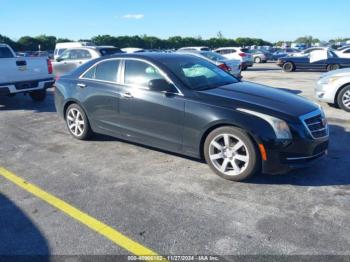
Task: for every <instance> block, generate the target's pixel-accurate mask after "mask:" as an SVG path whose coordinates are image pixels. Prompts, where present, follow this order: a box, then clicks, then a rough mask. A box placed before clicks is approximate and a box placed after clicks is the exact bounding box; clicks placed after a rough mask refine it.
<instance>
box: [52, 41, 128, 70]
mask: <svg viewBox="0 0 350 262" xmlns="http://www.w3.org/2000/svg"><path fill="white" fill-rule="evenodd" d="M115 53H122V51H121V50H120V49H119V48H117V47H114V46H94V47H92V46H91V47H79V48H70V49H66V51H64V52H63V54H62V55H61V56H60V57H58V58H57V59H56V61H54V62H53V63H52V65H53V71H54V74H55V75H56V76H62V75H64V74H68V73H70V72H71V71H73V70H74V69H76V68H77V67H79V66H81V65H82V64H84V63H86V62H88V61H90V60H92V59H95V58H98V57H101V56H108V55H112V54H115Z"/></svg>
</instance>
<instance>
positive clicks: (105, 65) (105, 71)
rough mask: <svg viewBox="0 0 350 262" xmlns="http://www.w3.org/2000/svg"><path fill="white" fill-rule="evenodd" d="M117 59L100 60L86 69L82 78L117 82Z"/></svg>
mask: <svg viewBox="0 0 350 262" xmlns="http://www.w3.org/2000/svg"><path fill="white" fill-rule="evenodd" d="M119 63H120V62H119V60H110V61H106V62H101V63H99V64H98V65H96V66H94V67H92V68H91V69H90V70H89V71H87V72H86V73H85V74H84V75H83V78H87V79H96V80H102V81H108V82H117V77H118V68H119Z"/></svg>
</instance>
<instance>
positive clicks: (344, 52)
mask: <svg viewBox="0 0 350 262" xmlns="http://www.w3.org/2000/svg"><path fill="white" fill-rule="evenodd" d="M334 52H335V53H336V55H337V56H339V57H341V58H350V46H349V47H347V48H342V49H341V50H336V51H334Z"/></svg>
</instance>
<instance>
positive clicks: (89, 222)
mask: <svg viewBox="0 0 350 262" xmlns="http://www.w3.org/2000/svg"><path fill="white" fill-rule="evenodd" d="M0 176H2V177H4V178H5V179H7V180H9V181H11V182H12V183H14V184H16V185H17V186H19V187H21V188H22V189H24V190H25V191H27V192H29V193H31V194H33V195H34V196H36V197H38V198H40V199H41V200H43V201H45V202H46V203H48V204H50V205H51V206H53V207H55V208H57V209H59V210H61V211H62V212H64V213H66V214H67V215H68V216H70V217H72V218H74V219H75V220H77V221H79V222H80V223H82V224H84V225H85V226H87V227H89V228H91V229H92V230H94V231H96V232H97V233H99V234H101V235H103V236H104V237H106V238H108V239H109V240H111V241H112V242H114V243H115V244H117V245H118V246H120V247H122V248H124V249H126V250H128V251H129V252H130V253H132V254H134V255H136V256H155V257H158V256H159V255H158V254H157V253H155V252H154V251H152V250H151V249H149V248H147V247H144V246H143V245H141V244H139V243H137V242H135V241H133V240H131V239H130V238H128V237H127V236H125V235H123V234H122V233H120V232H118V231H117V230H115V229H114V228H112V227H110V226H108V225H106V224H104V223H103V222H101V221H99V220H97V219H95V218H93V217H91V216H89V215H88V214H86V213H84V212H82V211H80V210H79V209H77V208H75V207H73V206H71V205H70V204H68V203H66V202H65V201H63V200H61V199H59V198H57V197H55V196H53V195H51V194H49V193H47V192H45V191H44V190H42V189H41V188H39V187H37V186H35V185H33V184H31V183H29V182H27V181H26V180H24V179H22V178H20V177H18V176H16V175H15V174H13V173H11V172H10V171H8V170H7V169H5V168H3V167H1V166H0ZM158 259H159V258H158Z"/></svg>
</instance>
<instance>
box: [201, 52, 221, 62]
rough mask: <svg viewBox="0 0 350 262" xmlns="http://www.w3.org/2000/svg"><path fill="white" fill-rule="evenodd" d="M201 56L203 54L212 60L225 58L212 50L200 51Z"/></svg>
mask: <svg viewBox="0 0 350 262" xmlns="http://www.w3.org/2000/svg"><path fill="white" fill-rule="evenodd" d="M200 54H201V55H202V56H205V57H206V58H208V59H210V60H213V61H224V60H227V58H226V57H224V56H222V55H219V54H218V53H214V52H207V51H205V52H201V53H200Z"/></svg>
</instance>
